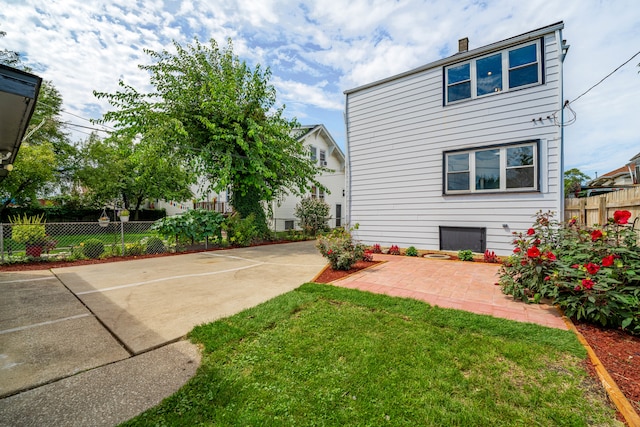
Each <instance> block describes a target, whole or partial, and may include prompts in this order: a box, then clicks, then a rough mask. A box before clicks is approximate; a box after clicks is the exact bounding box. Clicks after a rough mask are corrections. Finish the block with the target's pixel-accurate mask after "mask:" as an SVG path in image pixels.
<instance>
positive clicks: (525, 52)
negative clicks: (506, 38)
mask: <svg viewBox="0 0 640 427" xmlns="http://www.w3.org/2000/svg"><path fill="white" fill-rule="evenodd" d="M540 46H541V42H540V41H535V42H532V43H527V44H524V45H519V46H516V47H512V48H509V49H506V50H504V51H502V52H494V53H491V54H489V55H485V56H482V57H478V58H473V59H470V60H468V61H466V62H463V63H458V64H455V65H451V66H448V67H445V68H444V74H445V89H446V90H445V97H446V99H445V104H451V103H456V102H460V101H464V100H468V99H475V98H480V97H483V96H488V95H491V94H494V93H498V92H504V91H509V90H514V89H520V88H523V87H527V86H533V85H537V84H542V56H541V50H540Z"/></svg>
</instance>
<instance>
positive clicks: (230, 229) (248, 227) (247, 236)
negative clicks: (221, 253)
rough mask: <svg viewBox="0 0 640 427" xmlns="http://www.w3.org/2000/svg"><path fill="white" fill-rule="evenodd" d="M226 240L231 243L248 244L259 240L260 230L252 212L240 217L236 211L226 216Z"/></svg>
mask: <svg viewBox="0 0 640 427" xmlns="http://www.w3.org/2000/svg"><path fill="white" fill-rule="evenodd" d="M224 229H225V230H226V232H227V241H228V242H229V244H231V245H238V246H249V245H251V244H252V243H254V242H256V241H258V240H260V230H259V227H258V224H257V223H256V220H255V216H254V215H253V214H251V215H249V216H248V217H246V218H241V217H240V215H239V214H238V213H235V214H233V215H231V216H230V217H228V218H227V219H226V221H225V222H224Z"/></svg>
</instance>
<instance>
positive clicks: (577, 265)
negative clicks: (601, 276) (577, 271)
mask: <svg viewBox="0 0 640 427" xmlns="http://www.w3.org/2000/svg"><path fill="white" fill-rule="evenodd" d="M571 268H580V264H572V265H571Z"/></svg>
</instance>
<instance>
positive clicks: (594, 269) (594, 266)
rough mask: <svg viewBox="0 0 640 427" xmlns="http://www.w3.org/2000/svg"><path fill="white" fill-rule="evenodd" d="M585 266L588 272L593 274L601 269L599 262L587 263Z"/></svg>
mask: <svg viewBox="0 0 640 427" xmlns="http://www.w3.org/2000/svg"><path fill="white" fill-rule="evenodd" d="M584 267H585V268H586V269H587V272H588V273H589V274H591V275H592V276H593V275H594V274H596V273H597V272H598V270H600V266H599V265H598V264H594V263H592V262H590V263H588V264H585V265H584Z"/></svg>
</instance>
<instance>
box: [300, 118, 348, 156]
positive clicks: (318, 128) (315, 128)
mask: <svg viewBox="0 0 640 427" xmlns="http://www.w3.org/2000/svg"><path fill="white" fill-rule="evenodd" d="M299 129H308V131H307V132H305V133H304V134H302V135H300V136H299V137H298V139H299V140H301V139H303V138H306V137H307V135H310V134H312V133H314V132H320V131H321V130H322V131H323V132H324V133H325V134H326V135H327V137H328V139H329V141H330V142H331V144H333V146H334V151H337V152H338V156H339V157H340V158H341V160H342V162H344V161H345V157H344V153H343V152H342V150H341V149H340V146H339V145H338V144H337V143H336V141H335V139H333V137H332V136H331V134H330V133H329V131H328V130H327V128H326V127H325V126H324V125H305V126H300V127H299Z"/></svg>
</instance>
